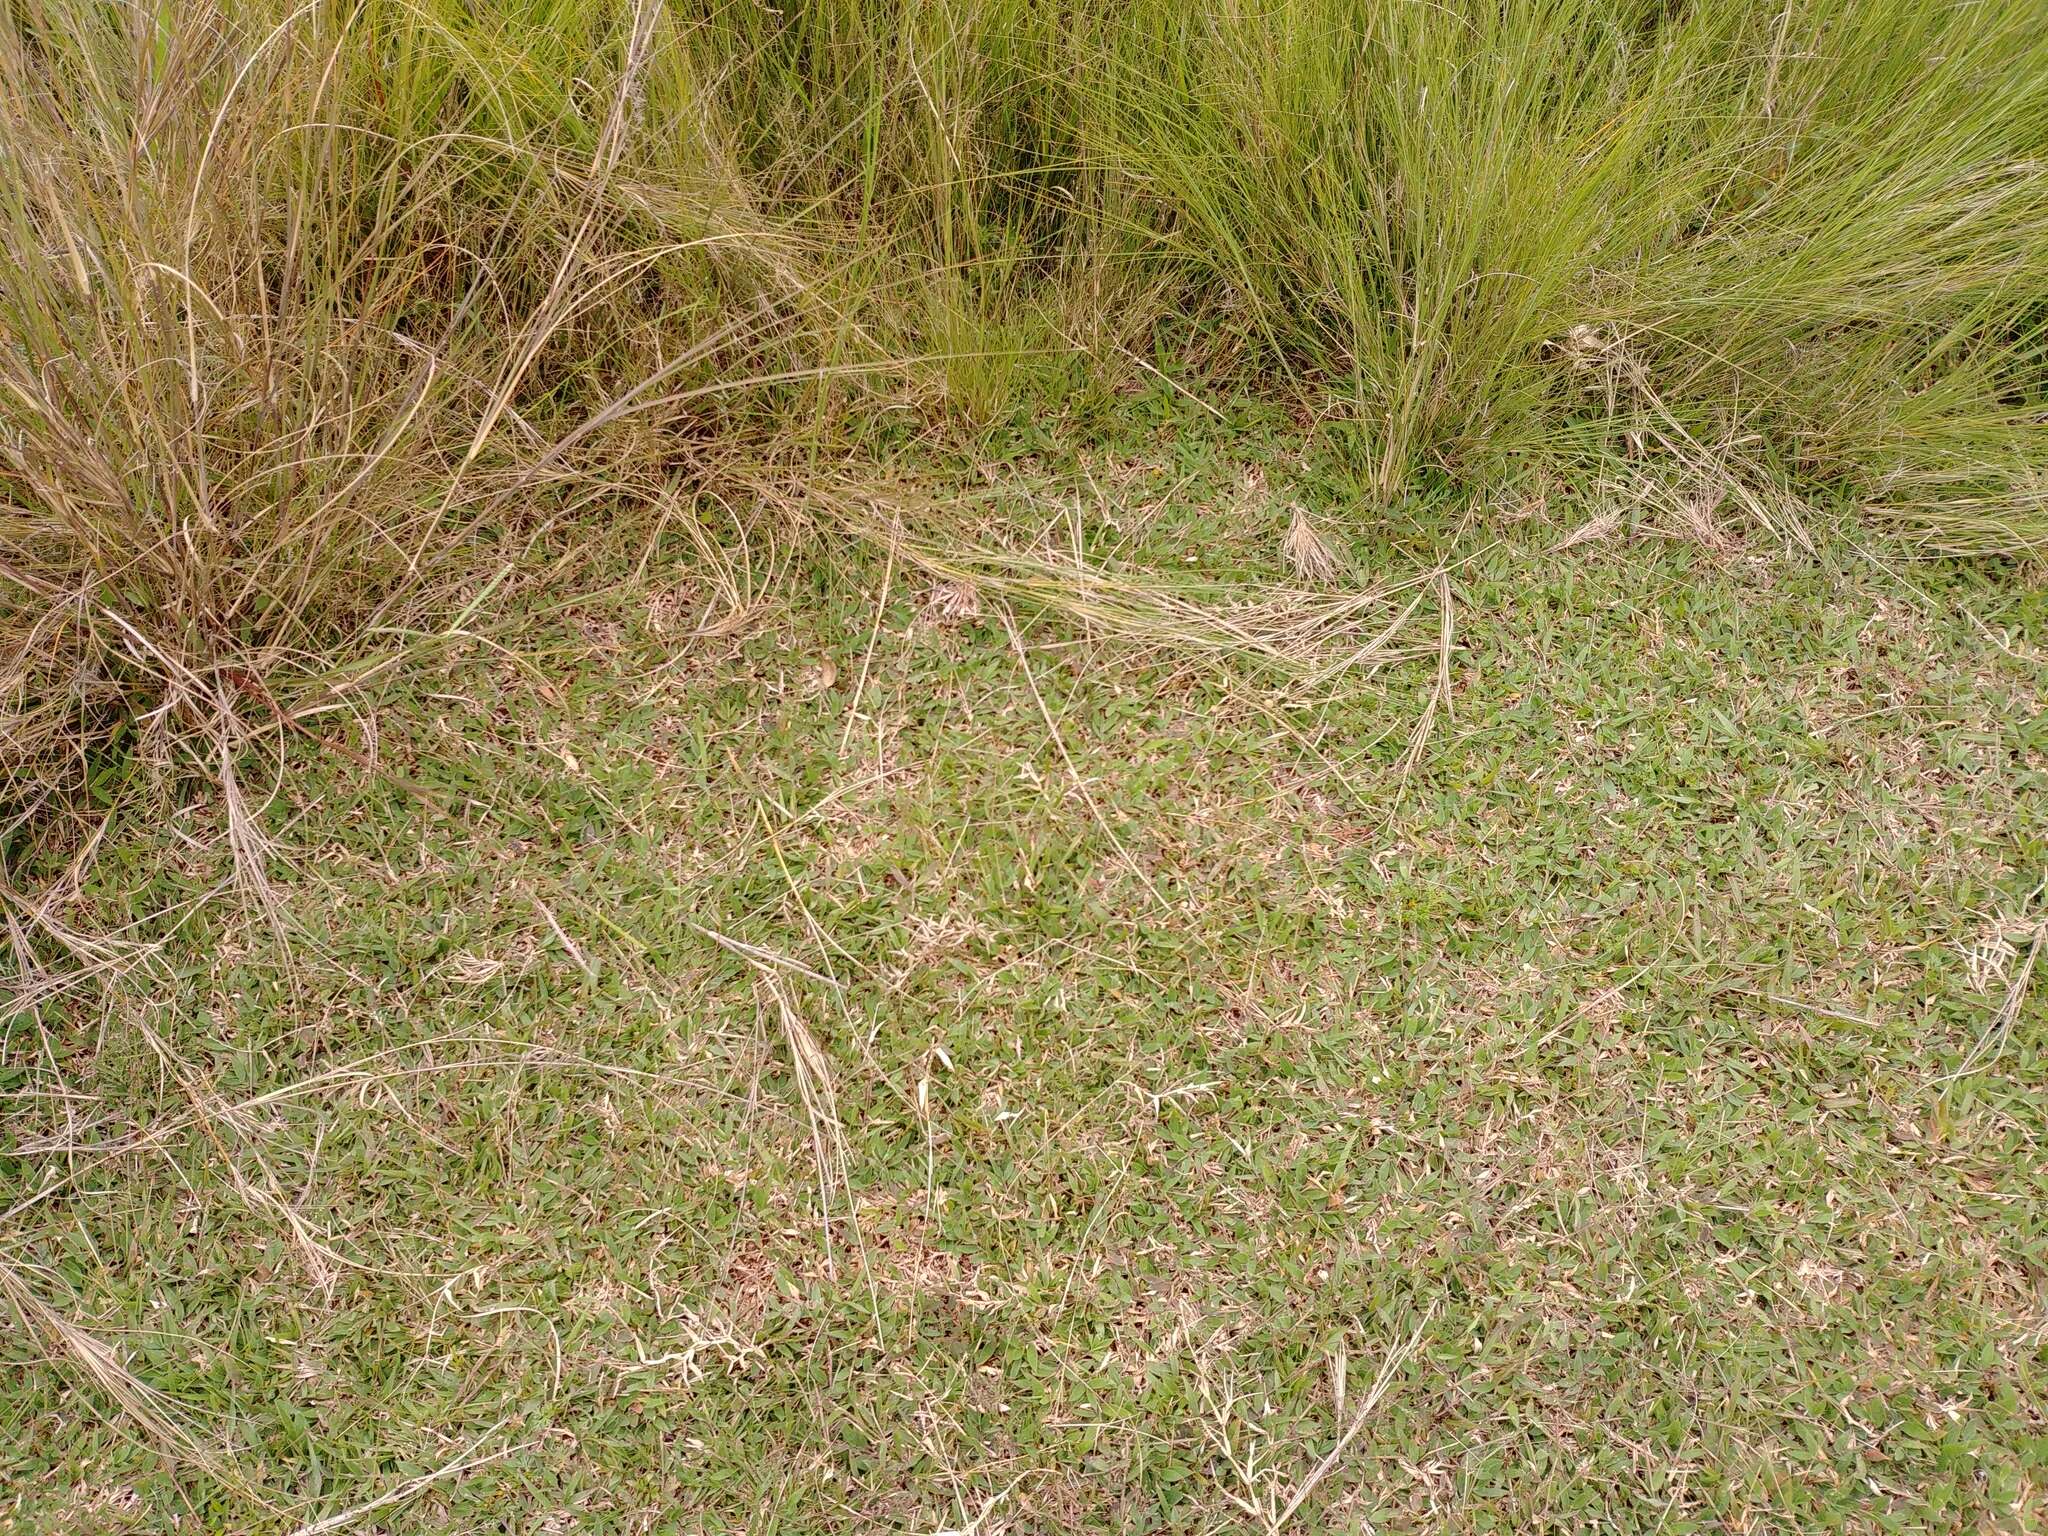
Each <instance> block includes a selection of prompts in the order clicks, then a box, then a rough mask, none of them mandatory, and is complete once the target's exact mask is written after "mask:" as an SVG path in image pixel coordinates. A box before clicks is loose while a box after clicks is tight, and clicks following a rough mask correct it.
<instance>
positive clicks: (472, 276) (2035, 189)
mask: <svg viewBox="0 0 2048 1536" xmlns="http://www.w3.org/2000/svg"><path fill="white" fill-rule="evenodd" d="M2037 21H2038V17H2036V16H2033V15H2031V14H2030V12H2029V8H2027V7H2015V8H2007V9H2005V10H2002V11H1998V12H1996V13H1992V14H1987V13H1986V12H1984V11H1983V10H1982V9H1981V8H1978V7H1970V6H1963V5H1921V4H1917V3H1908V0H1795V3H1793V4H1789V5H1764V4H1760V3H1752V0H1709V3H1705V4H1701V5H1697V6H1691V7H1686V8H1684V9H1682V10H1679V11H1675V12H1674V11H1671V10H1670V9H1669V8H1667V7H1663V6H1657V5H1646V4H1645V5H1637V4H1617V3H1615V0H1569V3H1536V0H1515V3H1512V4H1509V5H1506V6H1470V7H1464V6H1456V5H1452V6H1412V5H1385V6H1380V5H1366V6H1357V5H1350V4H1333V3H1331V0H1285V3H1282V4H1276V5H1272V6H1267V7H1261V8H1258V9H1240V8H1235V7H1226V8H1223V9H1221V10H1215V9H1210V10H1203V9H1200V8H1195V9H1190V8H1187V7H1184V6H1180V5H1177V4H1164V3H1156V0H1144V3H1140V4H1137V5H1135V6H1117V7H1099V8H1098V7H1083V8H1082V9H1081V10H1080V11H1079V12H1077V13H1075V14H1074V15H1072V16H1066V15H1064V14H1062V15H1060V16H1057V17H1055V16H1053V15H1052V14H1050V13H1047V12H1046V11H1045V10H1044V9H1043V8H1042V7H1032V6H1025V5H1021V4H1018V3H1015V0H976V3H973V4H955V5H948V6H945V7H940V8H938V9H936V10H934V9H932V8H929V7H924V6H893V5H881V6H875V5H853V4H848V3H845V0H825V3H817V4H804V5H797V6H792V7H786V8H783V9H781V10H771V9H764V8H758V7H744V6H742V7H731V6H719V7H706V8H703V9H698V8H696V7H693V6H690V5H677V4H657V3H654V0H642V3H639V4H637V5H634V6H630V7H629V6H624V5H607V4H597V3H592V0H577V3H553V4H525V5H519V6H513V7H503V8H492V9H491V10H489V11H488V12H485V13H477V14H472V13H471V12H470V11H469V10H468V9H466V8H463V7H458V6H452V5H448V6H433V5H429V6H410V7H408V6H397V5H386V4H383V3H381V0H378V3H366V4H363V5H359V6H356V7H352V8H345V9H341V8H337V9H329V8H325V7H306V8H301V9H299V10H296V11H285V10H283V9H281V8H275V7H268V6H266V5H263V4H259V3H250V0H226V3H220V4H197V3H194V4H185V3H179V4H175V5H171V6H167V7H143V6H135V5H124V6H112V7H108V6H93V5H85V4H82V3H71V0H12V3H10V4H9V6H8V7H7V10H6V13H5V24H4V31H0V92H4V104H5V107H6V110H7V113H8V121H9V123H10V125H11V130H12V131H11V133H10V136H9V143H8V146H7V148H6V149H5V151H4V155H5V158H4V161H0V218H4V221H5V222H4V229H0V239H4V242H5V248H4V249H5V254H4V260H5V263H6V267H7V270H8V273H9V282H8V284H7V287H6V290H5V295H4V298H0V370H4V378H5V382H6V389H5V391H4V393H0V444H4V452H5V458H4V460H0V465H4V476H5V478H4V482H0V485H4V491H5V496H4V502H0V517H4V521H0V540H4V545H0V566H4V572H5V594H4V598H0V601H4V603H5V609H4V624H5V639H4V642H0V644H4V651H0V656H4V663H5V674H4V676H0V684H4V685H5V686H4V699H5V702H6V707H7V710H8V715H7V724H8V731H7V740H8V748H7V756H8V761H7V765H6V773H7V782H8V784H9V786H10V788H9V791H8V801H9V805H10V806H11V807H12V809H11V811H10V815H11V816H14V817H21V816H26V815H35V814H40V810H39V809H38V808H47V807H48V806H50V805H52V804H54V803H57V802H60V801H66V800H69V801H73V802H75V801H76V799H77V797H78V794H79V792H80V791H83V790H88V788H89V786H92V785H95V784H99V785H101V786H102V787H104V786H105V785H106V784H108V783H110V782H111V777H112V776H118V775H119V774H120V773H121V772H123V771H125V770H124V769H123V768H122V765H124V764H129V763H132V762H141V763H146V764H150V765H153V766H155V767H158V768H162V767H166V766H170V765H174V764H175V765H179V766H181V767H183V768H186V769H197V770H198V771H201V772H203V773H204V774H205V775H206V776H207V777H210V778H214V779H218V780H220V781H222V782H223V783H224V784H225V782H226V780H227V779H229V778H230V777H232V776H233V775H234V774H235V773H236V772H237V771H238V769H237V766H236V765H237V764H239V763H243V762H245V761H246V753H247V751H248V749H249V748H250V746H251V745H252V743H254V742H256V741H258V740H261V739H263V738H266V737H273V738H274V737H275V736H277V734H278V733H279V732H280V731H295V730H304V729H306V728H307V723H308V721H310V720H313V719H316V718H320V717H322V716H331V715H334V714H335V713H336V712H338V711H343V710H346V709H347V708H348V707H350V702H351V693H350V686H349V683H350V679H351V677H352V676H355V675H359V672H357V673H352V672H351V670H350V668H351V666H352V665H353V666H355V667H357V668H361V667H364V666H370V665H374V662H375V659H376V658H377V657H379V656H380V655H388V654H389V653H391V652H392V651H393V650H395V649H401V648H403V645H404V643H405V640H406V638H407V637H412V636H417V634H419V633H420V632H421V630H422V628H423V626H426V625H427V624H428V620H427V618H426V615H428V614H429V612H430V611H436V610H438V611H439V612H440V613H442V614H443V615H444V616H445V615H446V614H447V613H450V612H453V613H457V614H466V613H468V612H471V611H473V610H471V609H465V607H464V605H465V603H469V602H472V601H473V600H474V599H476V598H477V596H478V594H479V592H480V590H481V584H482V583H484V582H486V581H487V580H488V578H489V577H490V576H491V575H492V573H494V572H496V571H498V570H500V569H503V570H504V571H505V572H506V573H507V575H508V576H509V575H513V574H518V573H520V572H521V571H522V570H523V569H524V567H522V565H521V552H522V551H523V550H525V549H527V548H528V547H529V546H533V545H535V544H537V543H540V542H543V541H544V530H546V529H548V528H552V527H559V526H560V525H561V524H562V523H563V521H564V520H566V519H568V518H571V517H573V516H574V515H575V514H576V513H578V512H579V511H582V510H584V509H587V508H589V507H591V506H593V505H596V504H600V503H609V504H611V505H612V507H613V509H614V513H615V515H616V512H618V511H630V512H632V513H634V514H636V515H638V516H639V517H640V518H641V519H642V521H643V523H652V522H654V521H657V520H663V519H667V518H671V517H673V516H674V515H675V509H676V507H677V505H678V504H679V503H681V502H687V501H688V500H689V499H690V498H691V497H693V496H696V495H699V494H701V493H702V492H703V490H704V488H705V486H706V484H707V483H708V481H709V479H712V478H715V475H714V474H713V472H712V470H711V466H712V465H714V464H715V463H717V462H718V461H719V460H721V459H744V460H746V461H747V462H749V463H759V462H760V461H761V460H763V459H764V458H765V459H773V458H774V457H776V456H778V455H781V456H787V455H788V454H789V453H791V452H815V451H816V450H817V448H818V447H819V446H821V445H825V444H829V445H831V446H832V448H833V451H835V452H844V451H845V450H846V449H848V448H849V447H852V446H854V445H857V444H860V443H863V442H865V443H867V444H869V445H870V446H871V447H877V448H885V447H886V446H887V444H888V443H889V442H890V441H892V439H893V438H897V437H900V435H901V429H900V427H892V425H891V423H892V422H895V421H898V420H900V419H901V418H902V416H903V409H904V408H907V409H908V411H909V417H910V419H911V420H912V421H923V422H927V423H930V422H947V421H951V422H954V423H957V424H958V425H959V426H960V427H962V428H965V429H966V430H968V431H970V432H971V431H972V430H973V429H974V428H975V427H976V426H977V424H984V423H987V422H990V421H993V420H997V419H1001V418H1003V417H1006V416H1007V415H1009V414H1010V413H1012V412H1016V411H1019V410H1029V409H1034V408H1039V407H1042V406H1043V405H1045V404H1047V403H1049V402H1050V401H1051V399H1053V398H1054V397H1055V396H1057V395H1059V394H1062V393H1066V392H1070V391H1072V390H1073V389H1074V388H1076V387H1077V384H1078V387H1081V388H1083V389H1086V388H1089V387H1092V386H1091V384H1090V382H1089V381H1090V380H1094V381H1098V382H1106V383H1113V382H1114V381H1115V380H1117V379H1119V378H1123V377H1129V376H1131V372H1132V369H1133V368H1134V367H1143V368H1145V369H1148V370H1152V371H1153V372H1157V369H1156V367H1155V365H1154V364H1152V363H1148V362H1145V361H1144V360H1143V358H1142V356H1141V355H1140V354H1141V353H1142V352H1149V353H1152V354H1153V355H1154V356H1163V355H1166V354H1168V353H1177V354H1178V358H1177V361H1176V362H1175V366H1176V368H1178V369H1179V370H1180V371H1182V372H1183V373H1186V374H1187V375H1188V376H1189V377H1191V378H1195V379H1197V380H1199V379H1201V378H1202V377H1204V376H1206V377H1207V378H1208V379H1209V380H1210V381H1211V383H1213V384H1215V385H1218V386H1227V387H1229V388H1233V389H1251V390H1260V389H1264V390H1268V391H1272V392H1278V393H1280V394H1281V395H1282V396H1283V397H1293V398H1301V399H1306V400H1307V401H1309V402H1312V403H1313V405H1314V409H1315V411H1316V414H1317V419H1318V420H1319V422H1320V423H1321V430H1322V431H1323V432H1324V433H1325V434H1326V436H1327V438H1328V440H1329V441H1330V442H1332V443H1333V444H1335V445H1336V446H1337V448H1338V450H1339V451H1340V452H1341V453H1344V454H1347V455H1350V456H1351V457H1352V458H1353V459H1354V461H1355V462H1356V463H1357V464H1358V466H1359V467H1360V470H1361V473H1362V477H1363V478H1362V483H1363V484H1364V485H1366V486H1367V487H1369V488H1370V489H1371V490H1372V491H1374V492H1375V493H1377V495H1379V496H1381V497H1391V496H1393V495H1395V494H1397V493H1398V492H1400V491H1401V490H1402V489H1403V488H1404V487H1407V486H1409V485H1411V484H1412V483H1414V481H1415V477H1416V475H1417V474H1418V473H1419V472H1422V473H1427V474H1430V475H1449V476H1451V477H1453V479H1454V480H1459V481H1464V482H1466V483H1469V484H1472V485H1475V486H1481V485H1485V484H1488V483H1491V482H1496V481H1501V480H1508V481H1512V480H1514V479H1515V478H1517V477H1527V476H1529V475H1532V474H1537V473H1542V474H1545V475H1561V476H1562V477H1563V479H1564V480H1565V482H1566V483H1573V484H1579V485H1582V486H1590V485H1594V484H1612V483H1614V480H1615V470H1614V466H1616V465H1623V466H1626V468H1625V475H1626V477H1627V478H1631V479H1633V480H1635V481H1636V482H1638V483H1639V484H1640V485H1641V486H1642V487H1643V494H1644V496H1645V497H1646V498H1649V499H1656V498H1657V497H1660V496H1661V497H1663V498H1665V499H1666V500H1675V501H1676V502H1677V503H1678V504H1680V505H1681V506H1683V507H1685V508H1688V509H1694V510H1697V509H1699V508H1700V507H1701V506H1702V504H1705V505H1706V506H1707V507H1708V509H1709V510H1708V511H1704V512H1700V514H1699V518H1698V519H1695V520H1696V521H1704V520H1705V519H1706V518H1707V517H1708V516H1709V515H1710V513H1711V511H1712V510H1714V509H1718V508H1720V507H1721V506H1722V505H1723V504H1731V505H1733V506H1735V507H1736V508H1738V509H1739V510H1740V511H1742V512H1743V513H1744V514H1745V515H1750V516H1754V517H1758V518H1760V519H1761V520H1763V521H1764V522H1765V523H1766V524H1767V525H1769V526H1772V527H1774V528H1779V527H1780V526H1781V525H1782V527H1783V528H1788V529H1798V528H1800V519H1799V517H1798V513H1797V508H1798V507H1799V505H1800V504H1802V503H1804V502H1809V501H1826V502H1833V503H1843V504H1847V505H1850V506H1854V507H1860V508H1864V509H1867V510H1869V511H1871V512H1873V513H1879V514H1883V515H1885V516H1887V517H1892V518H1897V519H1902V520H1904V521H1905V522H1906V523H1907V524H1908V525H1909V526H1911V527H1913V528H1916V529H1918V530H1919V532H1920V533H1921V535H1922V536H1923V537H1924V538H1925V539H1926V540H1927V541H1929V542H1930V543H1933V544H1937V545H1943V546H1950V547H1956V548H1971V549H2004V550H2016V549H2025V548H2031V547H2033V546H2035V545H2037V544H2038V543H2039V542H2040V541H2041V539H2042V538H2043V536H2044V534H2048V485H2044V481H2043V478H2042V477H2043V473H2044V471H2043V468H2042V466H2043V464H2044V463H2048V309H2044V307H2043V306H2042V304H2041V302H2040V299H2039V295H2040V294H2041V293H2042V292H2048V175H2044V173H2043V171H2042V169H2041V167H2042V164H2043V163H2044V158H2048V127H2044V124H2048V29H2044V28H2042V27H2040V26H2038V25H2036V24H2035V23H2036V22H2037ZM806 444H808V445H809V446H808V447H807V448H806V447H804V446H803V445H806ZM1773 509H1776V513H1777V515H1775V516H1774V515H1773ZM691 515H692V514H685V520H686V521H687V520H688V519H689V517H690V516H691ZM1368 515H1369V514H1368ZM1290 549H1291V551H1292V553H1291V556H1290V558H1293V559H1294V560H1296V562H1297V563H1299V562H1300V561H1301V560H1303V559H1304V558H1306V559H1307V561H1308V563H1307V565H1305V566H1303V567H1302V569H1303V573H1304V574H1305V575H1307V576H1310V577H1311V578H1312V579H1315V580H1318V581H1320V580H1325V579H1327V575H1326V570H1327V565H1328V562H1326V561H1324V560H1323V559H1322V558H1320V555H1319V554H1317V552H1316V551H1315V550H1313V549H1311V548H1309V547H1308V546H1307V545H1306V544H1304V543H1303V537H1302V535H1301V534H1300V533H1299V532H1297V533H1296V534H1295V536H1294V537H1293V538H1292V539H1291V540H1290ZM89 798H90V795H89V794H88V799H89Z"/></svg>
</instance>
